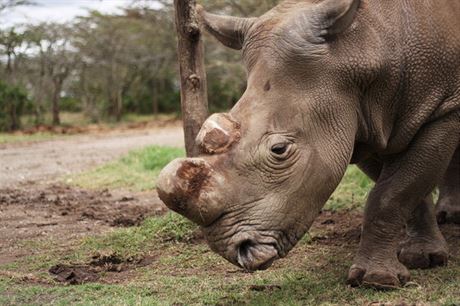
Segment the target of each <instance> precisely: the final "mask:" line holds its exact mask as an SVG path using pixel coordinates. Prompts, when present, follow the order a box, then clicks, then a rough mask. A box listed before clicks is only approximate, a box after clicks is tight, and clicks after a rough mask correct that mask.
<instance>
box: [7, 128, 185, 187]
mask: <svg viewBox="0 0 460 306" xmlns="http://www.w3.org/2000/svg"><path fill="white" fill-rule="evenodd" d="M183 143H184V140H183V134H182V129H181V127H180V125H179V123H171V124H168V125H167V126H165V127H153V128H147V129H144V128H138V129H127V130H119V129H117V130H115V131H113V130H111V131H106V132H99V131H98V132H94V133H89V134H84V135H76V136H72V137H69V138H65V139H60V140H52V141H41V142H29V143H13V144H0V188H2V187H13V186H16V185H18V184H21V183H30V182H34V183H36V182H49V181H54V180H56V179H57V178H59V177H61V176H62V175H66V174H70V173H76V172H79V171H82V170H85V169H87V168H90V167H94V166H97V165H100V164H103V163H106V162H108V161H110V160H113V159H115V158H117V157H120V156H121V155H123V154H126V153H127V152H128V151H130V150H133V149H137V148H142V147H145V146H147V145H159V146H175V147H180V146H183Z"/></svg>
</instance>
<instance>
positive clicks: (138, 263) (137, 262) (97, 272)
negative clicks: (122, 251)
mask: <svg viewBox="0 0 460 306" xmlns="http://www.w3.org/2000/svg"><path fill="white" fill-rule="evenodd" d="M153 260H154V258H153V257H148V256H147V257H139V258H136V257H128V258H122V257H121V256H119V255H118V254H116V253H109V254H96V255H94V256H93V257H92V259H91V261H90V262H89V263H88V264H75V265H73V264H57V265H55V266H53V267H51V268H50V269H49V270H48V271H49V273H50V274H51V275H53V276H54V279H55V280H56V281H58V282H61V283H66V284H70V285H79V284H83V283H89V282H97V281H99V280H100V278H101V274H102V273H105V274H107V273H112V274H116V273H122V272H127V271H130V270H135V269H137V268H139V267H144V266H148V265H149V264H151V263H152V262H153Z"/></svg>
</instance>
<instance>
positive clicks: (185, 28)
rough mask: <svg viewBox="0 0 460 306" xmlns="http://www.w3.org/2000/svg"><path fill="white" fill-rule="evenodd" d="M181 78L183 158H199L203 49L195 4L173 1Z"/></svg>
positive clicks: (203, 114)
mask: <svg viewBox="0 0 460 306" xmlns="http://www.w3.org/2000/svg"><path fill="white" fill-rule="evenodd" d="M174 7H175V12H176V31H177V35H178V56H179V66H180V77H181V109H182V120H183V124H184V136H185V149H186V151H187V156H196V155H198V154H199V148H198V146H197V145H196V143H195V138H196V136H197V135H198V132H199V131H200V128H201V126H202V124H203V122H204V121H205V120H206V118H207V116H208V97H207V88H206V86H207V84H206V72H205V68H204V48H203V43H202V40H201V31H200V27H199V24H198V20H197V13H196V0H174Z"/></svg>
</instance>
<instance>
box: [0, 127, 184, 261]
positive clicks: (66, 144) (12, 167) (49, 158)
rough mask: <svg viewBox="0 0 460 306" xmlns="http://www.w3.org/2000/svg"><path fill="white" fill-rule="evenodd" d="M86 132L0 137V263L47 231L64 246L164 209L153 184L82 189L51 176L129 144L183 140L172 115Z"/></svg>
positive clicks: (97, 160)
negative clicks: (138, 189)
mask: <svg viewBox="0 0 460 306" xmlns="http://www.w3.org/2000/svg"><path fill="white" fill-rule="evenodd" d="M35 132H36V131H35ZM54 132H57V131H54ZM67 132H68V133H71V131H67ZM67 132H66V133H67ZM87 132H88V133H87V134H84V135H77V136H72V137H69V138H65V139H60V140H53V141H42V142H28V143H12V144H1V145H0V264H6V263H11V262H14V261H15V260H16V259H18V258H20V257H24V256H30V255H33V252H34V250H33V248H32V250H31V248H26V247H24V245H25V244H31V243H32V242H33V241H40V240H41V239H45V238H46V239H52V240H53V241H54V244H55V246H56V247H62V248H65V247H66V246H69V245H71V244H72V243H74V242H75V241H76V240H77V239H78V238H81V237H85V236H87V235H97V234H101V233H104V232H107V231H109V230H110V229H111V228H113V227H120V226H122V227H123V226H135V225H138V224H139V223H140V222H141V221H142V220H144V219H145V218H146V217H148V216H151V215H155V214H160V213H163V212H164V211H165V210H166V208H165V206H163V205H162V203H161V201H160V200H159V199H158V196H157V194H156V192H143V193H131V192H127V191H109V190H100V191H89V190H82V189H78V188H73V187H68V186H64V185H62V184H59V183H56V182H57V181H58V180H59V179H60V178H61V177H62V176H63V175H66V174H70V173H75V172H79V171H83V170H85V169H88V168H91V167H94V166H97V165H99V164H103V163H105V162H108V161H110V160H113V159H115V158H118V157H120V156H121V155H123V154H126V153H127V152H128V151H130V150H133V149H136V148H142V147H144V146H147V145H160V146H177V147H180V146H183V136H182V135H183V134H182V129H181V127H180V124H179V123H177V122H173V123H170V122H169V123H167V124H166V125H164V126H154V127H151V126H147V128H145V127H144V126H137V125H136V126H132V127H128V128H126V129H116V130H110V131H102V132H101V130H100V129H97V130H95V131H93V132H91V131H87ZM31 252H32V253H31ZM38 252H39V250H37V253H38Z"/></svg>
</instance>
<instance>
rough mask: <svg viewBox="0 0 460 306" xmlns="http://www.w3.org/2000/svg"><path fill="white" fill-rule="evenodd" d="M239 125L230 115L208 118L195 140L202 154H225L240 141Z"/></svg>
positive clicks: (216, 115)
mask: <svg viewBox="0 0 460 306" xmlns="http://www.w3.org/2000/svg"><path fill="white" fill-rule="evenodd" d="M240 137H241V134H240V124H239V123H238V122H236V121H235V120H234V119H233V118H232V116H231V115H230V114H224V113H221V114H214V115H212V116H211V117H209V118H208V119H207V120H206V121H205V123H204V124H203V126H202V127H201V130H200V132H199V133H198V136H197V138H196V141H197V143H198V145H199V146H200V148H201V150H202V151H203V153H207V154H219V153H224V152H227V151H228V150H229V149H230V148H231V147H232V145H233V144H234V143H237V142H238V141H239V140H240Z"/></svg>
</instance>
